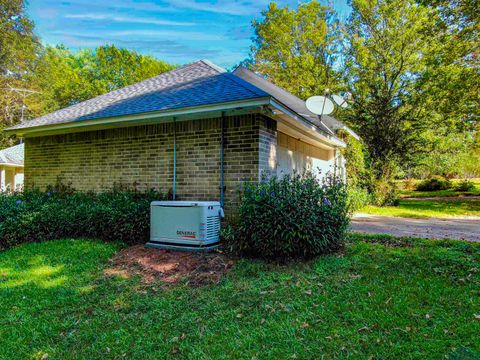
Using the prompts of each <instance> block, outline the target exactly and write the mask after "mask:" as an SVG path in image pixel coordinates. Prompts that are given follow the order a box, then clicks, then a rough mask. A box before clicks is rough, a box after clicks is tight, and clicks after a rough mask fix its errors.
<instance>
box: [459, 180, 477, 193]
mask: <svg viewBox="0 0 480 360" xmlns="http://www.w3.org/2000/svg"><path fill="white" fill-rule="evenodd" d="M474 190H475V184H474V183H473V182H472V181H470V180H467V179H465V180H462V181H460V182H459V183H458V184H457V186H455V191H462V192H468V191H474Z"/></svg>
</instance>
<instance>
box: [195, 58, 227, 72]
mask: <svg viewBox="0 0 480 360" xmlns="http://www.w3.org/2000/svg"><path fill="white" fill-rule="evenodd" d="M199 62H202V63H204V64H205V65H207V66H209V67H211V68H212V69H213V70H215V71H218V72H219V73H228V71H227V70H226V69H224V68H222V67H221V66H218V65H217V64H215V63H213V62H211V61H210V60H208V59H200V60H198V61H195V62H193V63H192V64H196V63H199Z"/></svg>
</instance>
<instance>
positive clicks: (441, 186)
mask: <svg viewBox="0 0 480 360" xmlns="http://www.w3.org/2000/svg"><path fill="white" fill-rule="evenodd" d="M451 187H452V183H451V182H450V181H449V180H448V179H445V178H443V177H441V176H434V177H431V178H430V179H426V180H423V181H422V182H421V183H420V184H418V185H417V191H438V190H447V189H450V188H451Z"/></svg>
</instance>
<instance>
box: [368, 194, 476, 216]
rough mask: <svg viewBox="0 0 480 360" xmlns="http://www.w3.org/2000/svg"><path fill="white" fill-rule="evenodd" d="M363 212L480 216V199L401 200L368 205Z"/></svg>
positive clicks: (392, 214)
mask: <svg viewBox="0 0 480 360" xmlns="http://www.w3.org/2000/svg"><path fill="white" fill-rule="evenodd" d="M360 212H361V213H366V214H372V215H384V216H396V217H408V218H430V217H455V216H480V199H478V198H475V199H468V198H458V199H456V198H453V199H452V198H450V199H445V200H406V199H403V200H400V203H399V205H398V206H385V207H379V206H366V207H364V208H363V209H362V210H360Z"/></svg>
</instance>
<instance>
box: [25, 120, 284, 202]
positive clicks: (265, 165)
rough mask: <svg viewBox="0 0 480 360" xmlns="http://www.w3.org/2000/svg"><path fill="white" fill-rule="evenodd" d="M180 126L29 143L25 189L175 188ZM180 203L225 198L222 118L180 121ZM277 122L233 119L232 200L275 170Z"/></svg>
mask: <svg viewBox="0 0 480 360" xmlns="http://www.w3.org/2000/svg"><path fill="white" fill-rule="evenodd" d="M173 126H174V125H173V123H164V124H156V125H146V126H138V127H127V128H119V129H109V130H99V131H89V132H83V133H72V134H65V135H53V136H44V137H35V138H26V139H25V187H26V188H32V187H38V188H41V189H44V188H45V187H46V186H48V185H53V184H55V183H56V182H57V179H58V180H60V181H62V182H63V183H66V184H71V185H72V186H73V187H74V188H76V189H78V190H82V191H85V190H95V191H99V190H106V189H111V188H112V187H113V186H114V185H115V184H116V185H123V186H126V187H136V188H137V189H139V190H146V189H149V188H155V189H158V190H161V191H163V192H168V191H171V188H172V179H173V129H174V127H173ZM176 133H177V197H178V199H186V200H188V199H192V200H193V199H196V200H219V198H220V195H219V194H220V180H219V179H220V134H221V118H215V119H203V120H192V121H185V122H177V123H176ZM275 147H276V122H275V121H273V120H271V119H268V118H267V117H265V116H263V115H260V114H248V115H240V116H234V117H227V118H226V119H225V151H224V165H225V186H226V193H225V198H226V203H227V205H228V203H230V204H231V203H232V202H234V201H235V200H236V198H237V189H238V187H239V185H240V184H241V182H242V181H243V180H244V179H251V180H257V179H258V178H259V174H261V173H262V172H264V171H266V172H270V173H274V172H275V167H276V158H275V156H276V155H275Z"/></svg>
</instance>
